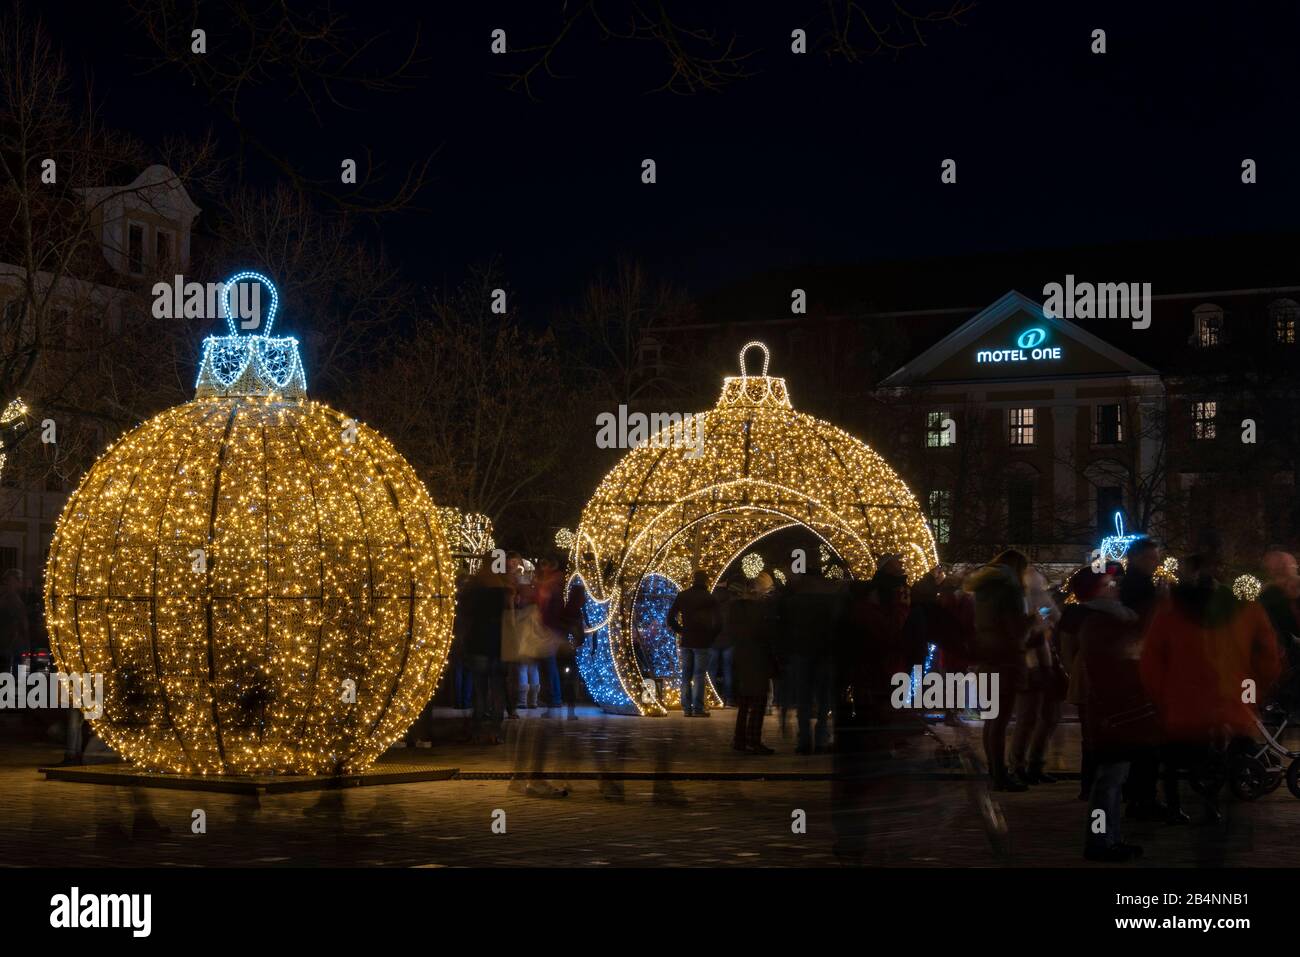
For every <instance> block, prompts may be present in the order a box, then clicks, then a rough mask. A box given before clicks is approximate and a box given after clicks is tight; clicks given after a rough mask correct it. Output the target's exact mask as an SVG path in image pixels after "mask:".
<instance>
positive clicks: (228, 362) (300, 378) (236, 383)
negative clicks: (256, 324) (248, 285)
mask: <svg viewBox="0 0 1300 957" xmlns="http://www.w3.org/2000/svg"><path fill="white" fill-rule="evenodd" d="M241 282H258V283H261V284H262V286H263V288H265V289H266V290H267V291H268V292H269V293H270V294H271V308H270V309H269V310H268V311H267V316H266V321H265V323H262V327H261V331H260V332H259V333H256V334H248V335H241V334H240V331H239V327H238V325H237V324H236V322H235V317H234V315H233V313H232V312H231V308H230V292H231V290H232V289H234V288H235V286H237V285H238V284H239V283H241ZM279 309H280V294H279V292H278V291H277V290H276V288H275V283H273V282H271V280H270V279H269V278H268V277H266V276H264V275H263V274H262V273H259V272H253V271H251V270H244V271H242V272H237V273H235V274H234V275H233V276H231V277H230V278H229V279H227V280H226V281H225V282H224V283H223V284H222V290H221V311H222V312H223V313H224V314H225V318H226V328H227V329H228V330H229V332H230V334H229V335H227V336H208V338H206V339H204V340H203V358H202V360H201V361H200V362H199V377H198V381H196V382H195V383H194V389H195V395H196V396H197V397H198V398H205V397H209V396H228V395H265V396H276V397H279V398H289V399H293V398H301V397H302V396H304V395H306V394H307V378H306V375H305V374H304V373H303V369H302V359H301V358H300V357H299V355H298V340H297V339H295V338H293V337H292V336H284V337H281V338H272V337H271V328H272V326H273V325H274V323H275V314H276V313H277V312H278V311H279Z"/></svg>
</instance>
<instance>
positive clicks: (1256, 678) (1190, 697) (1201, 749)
mask: <svg viewBox="0 0 1300 957" xmlns="http://www.w3.org/2000/svg"><path fill="white" fill-rule="evenodd" d="M1216 555H1217V552H1215V551H1212V550H1210V551H1206V552H1203V553H1202V554H1198V555H1193V556H1191V557H1190V558H1188V559H1187V560H1186V562H1185V563H1184V564H1185V565H1186V567H1187V574H1186V577H1185V578H1183V579H1182V581H1180V583H1179V584H1178V586H1177V587H1175V588H1174V589H1173V590H1172V592H1171V594H1170V598H1169V600H1168V601H1167V602H1165V603H1163V604H1162V605H1161V607H1160V608H1159V609H1157V611H1156V613H1155V615H1154V616H1153V617H1152V619H1151V624H1150V625H1149V627H1148V629H1147V635H1146V640H1145V643H1144V644H1143V648H1142V659H1141V663H1140V670H1141V676H1142V684H1143V686H1144V687H1145V688H1146V691H1147V694H1148V695H1149V696H1150V697H1151V700H1152V701H1153V702H1154V703H1155V705H1156V709H1157V711H1158V713H1159V716H1160V724H1161V728H1162V731H1163V735H1164V741H1165V743H1166V750H1167V752H1168V753H1167V756H1166V757H1167V761H1166V775H1165V790H1166V791H1167V792H1168V793H1167V794H1166V800H1167V804H1168V808H1169V816H1170V817H1169V819H1170V822H1171V823H1185V822H1186V821H1187V817H1186V815H1184V814H1183V813H1182V811H1181V809H1180V805H1179V799H1178V783H1177V782H1178V779H1177V771H1178V769H1179V768H1195V767H1196V766H1197V765H1198V764H1201V763H1203V762H1204V761H1205V760H1206V759H1207V758H1208V756H1209V754H1210V748H1211V747H1212V746H1214V745H1223V744H1225V743H1227V742H1228V741H1230V740H1231V739H1232V738H1249V737H1252V736H1253V734H1254V732H1255V731H1256V725H1255V705H1254V702H1256V701H1259V700H1261V699H1262V697H1263V696H1264V695H1265V694H1266V693H1267V691H1268V690H1269V689H1270V688H1271V687H1272V686H1273V684H1274V683H1275V682H1276V681H1277V679H1278V676H1279V674H1280V673H1281V656H1280V654H1279V653H1278V645H1277V638H1276V636H1275V635H1274V634H1273V626H1272V625H1271V624H1270V623H1269V620H1268V615H1267V614H1266V613H1265V611H1264V608H1263V607H1262V606H1261V605H1259V604H1258V603H1257V602H1242V601H1238V600H1237V599H1236V598H1235V597H1234V596H1233V594H1232V591H1231V589H1229V588H1228V587H1227V586H1226V585H1222V584H1220V583H1219V581H1218V580H1217V579H1216V571H1217V565H1218V561H1217V558H1216V557H1215V556H1216ZM1208 814H1209V817H1210V819H1211V820H1217V819H1218V817H1219V814H1218V808H1217V807H1216V806H1215V805H1214V804H1213V803H1211V804H1210V806H1209V808H1208Z"/></svg>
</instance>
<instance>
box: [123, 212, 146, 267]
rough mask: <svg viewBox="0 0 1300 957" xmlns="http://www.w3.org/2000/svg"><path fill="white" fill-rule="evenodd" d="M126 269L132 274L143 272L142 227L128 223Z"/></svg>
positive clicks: (138, 224)
mask: <svg viewBox="0 0 1300 957" xmlns="http://www.w3.org/2000/svg"><path fill="white" fill-rule="evenodd" d="M126 268H127V269H129V270H130V271H131V272H133V273H142V272H144V226H143V225H141V224H140V223H128V224H127V227H126Z"/></svg>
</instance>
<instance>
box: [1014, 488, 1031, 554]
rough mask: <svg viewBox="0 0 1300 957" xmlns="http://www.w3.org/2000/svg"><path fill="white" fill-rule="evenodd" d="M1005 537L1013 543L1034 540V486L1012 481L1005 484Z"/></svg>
mask: <svg viewBox="0 0 1300 957" xmlns="http://www.w3.org/2000/svg"><path fill="white" fill-rule="evenodd" d="M1007 537H1008V538H1009V539H1010V540H1011V541H1012V542H1013V543H1015V544H1025V543H1028V542H1032V541H1033V540H1034V486H1033V484H1032V483H1031V482H1025V481H1014V482H1011V483H1010V484H1009V485H1008V486H1007Z"/></svg>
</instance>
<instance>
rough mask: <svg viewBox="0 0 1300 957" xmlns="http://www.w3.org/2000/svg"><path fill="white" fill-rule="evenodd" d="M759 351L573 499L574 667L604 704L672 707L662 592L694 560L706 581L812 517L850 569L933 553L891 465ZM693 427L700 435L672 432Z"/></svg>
mask: <svg viewBox="0 0 1300 957" xmlns="http://www.w3.org/2000/svg"><path fill="white" fill-rule="evenodd" d="M751 349H760V350H762V353H763V368H762V372H761V373H760V374H759V375H750V374H749V373H748V371H747V366H746V358H745V357H746V354H747V353H748V352H749V351H750V350H751ZM768 360H769V354H768V350H767V347H766V346H765V345H763V344H762V343H759V342H750V343H747V344H746V345H745V346H744V348H742V349H741V351H740V375H739V376H728V377H727V378H725V379H724V380H723V385H722V395H721V396H720V397H719V399H718V402H717V405H716V406H714V408H713V409H711V410H709V411H708V412H701V413H697V414H696V415H694V416H691V417H690V420H691V421H690V422H688V423H684V424H683V426H680V427H678V426H668V427H666V428H664V429H663V430H661V431H660V432H658V433H657V434H656V435H655V436H653V437H652V438H651V439H650V440H649V441H648V442H646V443H644V444H643V445H642V446H641V447H639V448H635V449H633V450H632V451H630V452H629V453H628V454H627V455H626V456H624V457H623V459H622V460H621V461H620V462H619V463H618V465H616V466H615V467H614V469H613V470H612V471H611V472H610V473H609V474H608V475H607V476H605V478H604V480H603V481H602V482H601V484H600V486H599V487H598V488H597V489H596V493H595V494H594V495H593V496H592V498H591V500H590V501H589V502H588V503H587V506H586V507H585V508H584V509H583V513H582V521H581V522H580V524H579V526H578V528H577V530H576V531H575V533H574V537H573V544H572V546H571V550H570V579H569V580H570V587H571V588H573V587H576V586H577V585H579V584H580V585H581V586H582V587H583V588H584V589H585V590H586V593H587V600H586V602H585V605H584V619H585V626H586V631H587V635H588V640H587V642H586V644H585V645H584V647H583V650H582V653H581V654H580V655H579V666H580V668H581V671H582V676H583V680H584V681H585V682H586V685H587V689H588V691H589V692H590V693H591V695H592V697H593V698H594V699H595V700H596V702H597V703H599V704H600V705H601V706H602V707H603V708H605V709H606V710H608V711H613V712H619V713H626V714H642V715H662V714H665V713H666V712H667V711H668V709H671V708H673V707H675V706H677V704H678V702H679V697H680V694H679V692H680V687H679V686H680V682H679V680H678V677H677V673H676V665H675V662H674V661H673V652H672V648H673V641H672V636H671V633H667V631H666V626H665V625H664V623H663V615H664V613H665V612H666V610H667V608H668V605H669V604H670V603H671V600H672V596H673V595H675V594H676V592H677V590H678V589H679V588H681V587H683V586H684V585H685V584H687V583H688V580H689V578H690V575H691V572H692V571H694V570H696V569H699V570H702V571H704V572H706V573H708V574H709V576H710V578H711V579H712V580H713V581H714V582H715V583H716V582H717V580H718V578H719V577H720V576H721V575H722V573H723V572H724V571H725V569H726V568H727V567H728V566H729V565H730V564H731V563H732V561H733V560H735V559H736V558H737V557H738V556H739V555H740V554H741V553H743V552H744V551H745V550H746V549H747V548H749V546H750V545H751V544H752V543H754V542H756V541H758V540H759V539H761V538H764V537H766V536H768V535H770V534H772V533H774V532H777V531H779V530H781V529H785V528H789V527H791V526H802V527H803V528H805V529H808V530H809V531H811V532H812V533H814V534H815V535H817V536H818V537H819V538H821V539H822V541H823V542H825V543H826V545H827V546H828V547H829V548H830V549H832V550H833V551H834V552H835V553H836V554H838V555H839V557H840V558H841V559H842V560H843V561H844V562H845V564H846V565H847V566H848V569H849V572H850V574H852V575H854V576H858V577H862V576H869V575H871V574H872V573H873V572H874V570H875V567H876V562H877V560H878V558H879V556H881V555H887V554H899V555H901V556H902V560H903V564H904V567H905V568H906V571H907V575H908V579H909V580H915V579H917V578H919V577H920V576H921V575H923V574H925V572H927V571H928V570H929V569H930V568H932V567H933V566H934V565H935V564H936V563H937V562H938V554H937V552H936V550H935V545H934V538H933V536H932V535H931V534H930V530H929V528H928V526H927V525H926V522H925V518H924V516H923V514H922V512H921V509H920V507H919V506H918V504H917V501H916V499H915V498H914V497H913V496H912V494H911V492H910V491H909V490H908V488H907V486H906V485H905V484H904V483H903V481H902V480H901V479H900V478H899V477H898V476H897V475H896V474H895V472H894V471H893V469H891V468H890V467H889V465H888V464H887V463H886V462H885V460H884V459H882V458H881V457H880V456H879V455H877V454H876V453H875V452H873V451H872V450H871V449H870V448H868V447H867V446H866V445H865V444H863V443H862V442H860V441H859V440H858V439H856V438H854V437H853V436H851V435H849V434H848V433H847V432H845V431H843V430H842V429H839V428H837V427H836V426H834V425H831V424H830V423H829V422H824V421H822V420H820V419H816V418H814V417H812V416H809V415H804V414H802V413H799V412H796V411H794V409H793V408H792V406H791V404H790V399H789V395H788V393H787V391H786V385H785V380H784V379H780V378H777V377H774V376H769V375H768V374H767V369H768ZM692 429H698V430H700V431H699V432H694V433H693V432H692ZM692 435H698V436H700V437H702V442H699V443H696V442H694V441H692V442H689V443H686V442H683V441H681V439H682V438H683V436H692ZM711 697H712V698H713V699H714V701H715V703H716V695H713V694H712V692H711Z"/></svg>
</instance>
